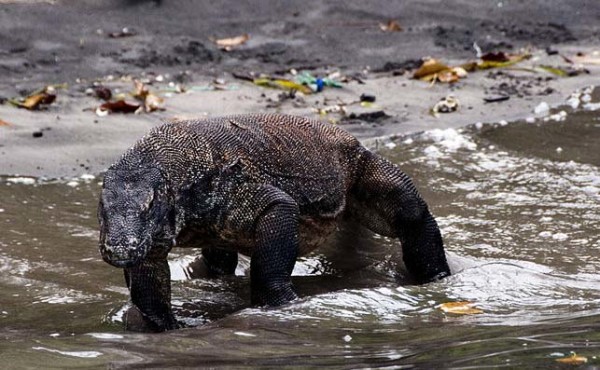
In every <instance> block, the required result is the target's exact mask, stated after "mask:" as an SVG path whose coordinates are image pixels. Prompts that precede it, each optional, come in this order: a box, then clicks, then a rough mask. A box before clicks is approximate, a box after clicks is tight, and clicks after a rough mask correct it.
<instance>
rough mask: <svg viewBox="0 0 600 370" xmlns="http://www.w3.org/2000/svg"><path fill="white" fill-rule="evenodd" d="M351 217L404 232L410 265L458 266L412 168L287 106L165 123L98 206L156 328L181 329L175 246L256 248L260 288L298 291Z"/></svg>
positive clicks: (215, 258) (434, 273) (205, 250)
mask: <svg viewBox="0 0 600 370" xmlns="http://www.w3.org/2000/svg"><path fill="white" fill-rule="evenodd" d="M342 215H344V217H349V218H350V219H351V220H353V221H357V222H358V223H359V224H361V225H364V226H365V227H367V228H368V229H370V230H372V231H373V232H375V233H378V234H381V235H385V236H389V237H397V238H399V239H400V241H401V244H402V255H403V260H404V263H405V265H406V268H407V269H408V271H409V273H411V275H412V276H413V277H414V278H415V279H416V280H417V281H418V282H419V283H425V282H430V281H433V280H437V279H441V278H443V277H445V276H448V275H450V269H449V268H448V264H447V261H446V256H445V253H444V247H443V243H442V237H441V234H440V231H439V228H438V225H437V223H436V221H435V220H434V218H433V216H432V215H431V213H430V212H429V209H428V207H427V204H426V203H425V201H424V200H423V199H422V198H421V196H420V195H419V193H418V192H417V190H416V188H415V186H414V185H413V183H412V181H411V180H410V178H409V177H408V176H407V175H406V174H404V173H403V172H402V171H401V170H400V169H399V168H398V167H397V166H396V165H394V164H392V163H390V162H389V161H387V160H385V159H384V158H382V157H380V156H379V155H377V154H374V153H372V152H370V151H369V150H368V149H366V148H365V147H363V146H362V145H361V144H360V143H359V142H358V140H357V139H356V138H354V137H353V136H351V135H350V134H348V133H347V132H345V131H344V130H342V129H340V128H337V127H335V126H332V125H329V124H324V123H321V122H318V121H315V120H310V119H307V118H302V117H295V116H289V115H280V114H254V115H237V116H229V117H221V118H209V119H202V120H191V121H179V122H173V123H168V124H163V125H161V126H158V127H156V128H154V129H153V130H152V131H150V133H148V134H147V135H146V136H144V137H143V138H142V139H140V140H139V141H138V142H137V143H136V144H135V145H134V146H133V147H132V148H130V149H129V150H128V151H127V152H125V154H124V155H123V156H122V157H121V159H120V160H119V161H117V162H116V163H115V164H113V165H112V166H111V167H110V168H109V169H108V171H107V172H106V175H105V177H104V184H103V187H102V193H101V197H100V203H99V208H98V218H99V221H100V242H99V244H100V251H101V253H102V257H103V258H104V260H105V261H106V262H108V263H110V264H111V265H113V266H116V267H120V268H124V270H125V280H126V283H127V286H128V287H129V290H130V293H131V299H132V303H133V304H134V305H135V306H136V307H137V308H138V309H139V311H140V312H141V313H142V316H143V317H144V321H146V324H147V325H148V326H149V327H150V328H151V329H152V330H155V331H163V330H170V329H175V328H177V327H178V324H177V322H176V320H175V318H174V316H173V313H172V311H171V302H170V300H171V285H170V284H171V283H170V273H169V266H168V264H167V254H168V253H169V251H170V250H171V248H172V247H173V246H175V245H178V246H181V247H201V248H202V255H203V257H204V260H205V262H206V264H207V267H208V269H209V271H211V272H213V273H215V274H233V273H234V271H235V268H236V265H237V258H238V255H237V253H238V252H239V253H243V254H245V255H248V256H251V265H250V279H251V291H252V293H251V296H252V297H251V299H252V303H253V304H255V305H267V306H277V305H281V304H284V303H287V302H290V301H292V300H294V299H295V298H296V297H297V296H296V293H295V292H294V289H293V287H292V283H291V273H292V270H293V267H294V264H295V262H296V257H297V256H299V255H304V254H306V253H309V252H310V251H312V250H314V249H315V248H317V247H318V246H319V244H320V243H321V242H323V241H324V240H325V239H326V237H327V236H328V235H330V234H331V233H332V232H333V231H334V230H335V229H336V222H337V221H339V220H340V219H341V218H342Z"/></svg>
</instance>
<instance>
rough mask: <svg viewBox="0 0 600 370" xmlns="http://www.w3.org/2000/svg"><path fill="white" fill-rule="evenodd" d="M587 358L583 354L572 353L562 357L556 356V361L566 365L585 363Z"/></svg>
mask: <svg viewBox="0 0 600 370" xmlns="http://www.w3.org/2000/svg"><path fill="white" fill-rule="evenodd" d="M587 361H588V359H587V357H584V356H577V354H575V353H573V355H571V356H569V357H564V358H557V359H556V362H560V363H561V364H568V365H581V364H585V363H587Z"/></svg>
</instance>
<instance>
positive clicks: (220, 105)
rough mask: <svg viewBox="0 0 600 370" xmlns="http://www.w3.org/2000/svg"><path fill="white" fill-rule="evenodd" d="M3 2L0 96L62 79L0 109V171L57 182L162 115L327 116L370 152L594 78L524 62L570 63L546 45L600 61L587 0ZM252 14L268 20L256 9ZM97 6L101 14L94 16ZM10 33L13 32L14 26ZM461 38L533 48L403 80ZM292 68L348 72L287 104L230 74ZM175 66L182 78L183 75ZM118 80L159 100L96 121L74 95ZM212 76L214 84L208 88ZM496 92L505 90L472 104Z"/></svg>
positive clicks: (89, 104) (454, 52)
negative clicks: (526, 55) (452, 105)
mask: <svg viewBox="0 0 600 370" xmlns="http://www.w3.org/2000/svg"><path fill="white" fill-rule="evenodd" d="M16 3H17V1H14V2H11V3H9V4H6V5H3V6H2V7H1V8H0V31H1V32H0V34H2V33H4V34H6V35H9V36H7V37H4V38H1V37H0V55H2V56H3V58H2V59H0V71H5V72H6V73H5V76H4V78H3V79H2V81H0V100H2V98H5V99H6V98H12V97H15V96H18V93H19V92H21V93H23V92H24V91H31V90H33V89H35V88H41V87H43V86H45V85H47V84H51V83H59V84H62V83H65V82H66V83H70V85H68V86H67V88H66V89H60V88H59V89H58V90H57V96H58V97H57V100H56V102H54V103H53V104H51V105H49V107H48V109H46V110H43V111H28V110H25V109H18V108H15V107H13V106H11V105H8V104H6V103H5V104H2V105H0V120H3V121H5V122H7V123H9V124H10V125H9V126H0V175H9V176H14V175H20V176H33V177H45V178H69V177H78V176H80V175H82V174H98V173H101V172H102V171H103V170H104V169H105V168H107V167H108V166H109V165H110V164H111V163H113V162H114V161H115V160H116V159H117V158H118V157H119V156H120V155H121V154H122V153H123V152H124V151H125V150H126V149H127V148H129V147H130V146H131V145H133V144H134V143H135V141H136V140H138V139H139V138H140V137H141V136H142V135H144V134H145V133H146V132H147V131H149V130H150V129H151V128H152V127H154V126H156V125H157V124H159V123H160V122H161V121H168V120H170V119H173V118H179V119H181V118H202V117H206V116H217V115H230V114H241V113H255V112H264V113H269V112H273V113H275V112H277V113H288V114H296V115H302V116H307V117H311V118H320V119H322V120H325V121H336V122H337V123H336V124H338V125H339V126H340V127H342V128H344V129H346V130H347V131H349V132H350V133H351V134H353V135H355V136H356V137H357V138H358V139H359V140H361V141H362V142H364V143H366V144H367V146H373V145H377V143H378V142H380V141H381V140H382V138H386V137H393V136H398V135H406V134H409V133H414V132H420V131H426V130H431V129H445V128H458V127H464V126H467V125H470V124H475V123H477V122H483V123H485V122H490V123H492V122H500V121H515V120H518V119H527V118H531V117H536V114H534V109H535V107H537V106H538V105H539V104H540V103H542V102H545V103H547V104H548V105H549V106H551V107H554V106H558V105H561V104H565V101H566V99H567V98H568V97H569V96H570V94H572V93H573V92H574V91H576V90H578V89H582V88H584V87H587V86H590V85H595V86H600V77H599V76H600V65H598V64H589V65H584V66H583V67H585V68H586V69H587V70H588V71H589V74H579V75H576V76H573V77H560V76H557V75H555V74H552V73H549V72H547V71H541V70H540V69H539V68H538V67H539V66H543V65H548V66H552V67H572V65H569V64H568V63H566V62H565V61H564V59H563V58H562V56H561V55H559V54H557V53H560V54H562V55H565V56H569V57H570V56H573V55H576V54H577V53H584V54H585V55H590V56H593V58H594V59H595V60H596V59H600V56H599V55H598V54H599V53H600V46H599V45H600V44H599V41H600V37H599V36H598V35H600V32H597V31H598V30H600V25H597V22H596V23H594V22H591V21H590V20H591V19H593V18H594V17H595V16H596V15H598V16H600V4H599V5H598V6H597V7H591V8H589V9H587V10H586V12H585V13H581V11H580V10H577V9H580V7H578V6H577V4H576V2H574V3H569V4H564V3H563V2H560V1H558V0H557V1H549V2H548V1H546V2H543V1H541V0H540V1H532V2H531V3H528V4H517V3H514V4H513V3H510V2H506V3H505V2H501V3H502V4H503V6H502V7H500V6H499V5H497V4H496V3H494V4H491V5H490V4H483V3H479V2H477V3H473V4H469V10H470V12H468V13H469V14H468V15H465V14H463V13H462V12H461V11H460V9H461V7H464V6H465V4H464V2H463V1H460V0H453V1H450V3H451V4H450V3H449V6H448V8H447V9H446V8H444V9H442V8H441V7H438V6H436V4H437V3H436V1H434V0H427V1H420V2H419V1H415V2H412V1H409V2H408V3H406V4H386V5H385V6H382V7H381V8H377V9H375V8H370V7H369V6H370V5H369V4H365V3H362V2H357V3H354V2H335V1H334V2H331V3H329V2H328V3H326V4H323V3H320V2H318V1H315V2H309V3H307V5H306V8H305V7H304V6H301V3H293V4H292V5H293V6H290V7H289V8H285V9H284V8H281V9H279V8H274V7H271V8H269V6H271V5H273V4H271V3H270V2H269V1H267V0H261V2H260V4H261V6H257V7H256V8H253V7H251V8H248V7H246V6H245V5H238V4H237V3H236V2H227V1H226V2H224V3H223V5H222V6H221V7H219V8H210V7H207V5H206V4H195V5H194V4H188V3H185V4H184V3H175V2H169V1H163V2H162V3H161V5H160V6H157V5H156V3H155V2H153V1H132V2H126V1H125V2H120V1H117V0H85V1H82V2H78V3H77V4H74V3H73V4H72V3H71V2H70V1H67V0H58V1H55V2H53V3H52V4H48V3H45V2H43V3H36V2H35V1H34V2H26V3H24V4H16ZM309 5H310V6H309ZM450 5H452V6H454V7H456V8H453V7H451V6H450ZM237 6H241V7H242V8H243V9H241V10H244V11H245V12H247V14H245V13H244V14H242V13H243V12H241V10H240V9H238V8H237ZM232 9H234V10H236V12H231V10H232ZM261 9H262V10H261ZM264 9H268V11H267V13H268V15H269V16H267V15H265V14H263V13H264V12H265V11H264ZM540 9H543V10H544V12H541V13H539V14H538V13H536V14H538V15H539V18H538V19H537V21H536V22H535V23H532V22H531V21H530V20H529V17H528V14H530V13H531V12H536V11H538V10H540ZM102 11H108V12H109V13H106V14H109V15H112V16H111V17H108V18H102V17H101V15H102V14H103V13H102ZM203 12H205V13H206V12H207V14H211V15H212V17H208V18H206V19H205V20H204V21H203V22H196V23H193V22H191V23H182V22H183V21H182V20H180V21H178V20H177V19H171V18H172V17H174V16H175V15H181V16H182V17H183V18H182V19H188V20H191V19H194V17H196V16H198V15H199V14H204V13H203ZM138 16H139V18H138ZM271 16H272V17H271ZM276 16H278V17H276ZM19 17H20V18H19ZM248 17H250V18H248ZM581 17H583V18H581ZM61 19H62V20H64V21H65V22H66V24H69V25H70V26H71V28H70V31H69V30H66V29H54V28H53V29H47V26H46V25H47V24H50V23H48V22H50V21H52V22H56V20H61ZM385 19H398V21H399V22H400V25H401V26H402V28H403V29H402V31H400V32H383V31H382V30H380V29H379V26H378V25H379V24H380V23H381V21H382V20H385ZM583 20H588V21H587V22H584V21H583ZM44 22H46V23H44ZM557 22H558V23H557ZM124 26H131V27H132V30H133V32H134V33H135V34H134V35H132V36H131V37H123V38H116V39H111V38H109V37H108V36H107V32H109V31H111V30H113V31H114V30H122V28H123V27H124ZM14 30H18V33H17V34H13V31H14ZM73 30H77V31H80V32H81V35H80V34H78V33H77V32H75V33H73ZM217 31H218V32H217ZM340 31H343V32H340ZM244 32H248V33H250V34H251V37H250V39H249V40H248V42H247V44H245V45H242V46H240V47H239V48H234V49H233V50H232V51H230V52H223V51H219V50H218V49H216V47H215V46H214V45H211V42H210V41H207V37H208V36H210V35H219V36H223V35H229V36H233V35H236V34H241V33H244ZM171 40H172V41H173V42H171ZM472 40H477V42H478V43H479V45H480V46H481V47H482V48H484V49H485V51H490V50H495V51H506V52H510V53H519V52H520V51H519V50H521V48H523V47H527V46H529V48H530V50H531V53H532V57H531V58H530V59H528V60H525V61H522V62H519V63H517V64H515V65H513V66H511V67H509V68H495V69H490V70H485V71H476V72H472V73H469V74H468V76H467V77H465V78H461V79H460V80H459V81H458V82H456V83H454V84H447V83H441V82H438V83H436V84H433V85H431V84H429V83H428V82H424V81H420V80H415V79H412V78H411V77H412V70H408V71H407V72H405V73H403V74H402V73H400V72H401V71H400V69H402V67H407V66H412V67H413V68H414V64H415V63H416V62H415V60H416V59H419V58H424V57H427V56H431V57H434V58H436V59H438V60H440V61H442V62H444V63H446V64H448V65H449V66H456V65H461V64H463V63H465V62H468V61H470V60H473V59H475V50H474V49H473V47H472V44H473V42H472ZM532 45H533V46H532ZM550 51H552V52H550ZM340 53H345V54H343V55H340ZM48 57H52V58H54V59H52V58H51V59H52V60H48ZM32 63H33V64H32ZM188 63H189V65H188ZM388 63H392V64H391V65H392V67H394V63H395V67H394V68H396V70H395V71H394V70H393V69H394V68H389V69H390V70H389V71H387V72H381V71H380V72H374V71H376V70H381V69H382V66H385V65H386V64H388ZM302 65H304V66H307V67H310V70H309V71H310V72H311V73H313V74H314V75H315V76H325V75H326V74H328V73H331V72H336V71H337V72H339V75H341V77H344V76H345V77H348V79H349V82H348V83H346V84H344V87H343V88H341V89H336V88H332V87H325V89H324V90H323V92H320V93H315V94H309V95H305V96H300V94H296V96H295V97H293V98H292V97H290V95H291V94H289V93H286V92H284V91H282V90H275V89H268V88H264V87H260V86H256V85H254V84H253V83H251V82H248V81H244V80H240V79H236V78H235V77H233V74H232V73H234V72H235V73H247V72H250V71H255V72H267V73H269V72H271V73H272V72H273V71H275V70H279V71H289V70H290V69H292V68H297V67H299V66H302ZM188 68H189V70H190V71H189V72H183V70H186V71H187V69H188ZM313 68H314V69H313ZM413 70H414V69H413ZM115 71H119V73H118V74H115ZM301 71H302V70H301V69H298V72H301ZM77 76H79V77H77ZM108 76H124V78H119V77H112V79H111V78H108ZM159 77H160V81H159ZM286 77H288V78H289V77H292V76H291V75H289V74H287V75H286ZM132 78H141V79H147V80H149V81H150V82H152V84H151V85H148V86H149V88H150V89H151V91H153V92H155V93H156V94H158V95H160V96H161V97H163V98H164V99H165V102H164V105H165V108H166V110H165V111H159V112H153V113H144V114H140V115H137V114H110V115H108V116H105V117H99V116H97V115H96V114H95V113H94V110H95V109H96V107H98V106H99V105H100V104H102V102H101V101H100V100H99V99H97V98H94V97H91V96H88V95H87V94H86V90H87V89H88V88H89V87H90V86H91V84H92V83H93V82H94V81H99V82H101V83H102V84H103V85H105V86H107V87H109V88H110V89H111V90H112V91H113V93H118V92H120V93H125V94H127V93H129V92H130V91H132V90H133V83H132V81H131V80H132ZM357 78H358V79H360V80H361V81H362V82H364V84H361V83H360V82H357ZM215 81H218V82H219V84H217V85H220V86H217V89H216V90H211V88H214V87H215ZM169 82H173V85H176V84H183V85H185V86H186V88H187V89H188V92H186V93H175V92H173V86H170V85H169ZM362 94H369V95H373V96H374V97H375V102H373V103H372V104H368V105H367V106H362V105H361V104H359V100H360V96H361V95H362ZM450 95H451V96H454V97H455V98H456V99H458V101H459V103H460V104H459V108H458V110H457V111H455V112H452V113H447V114H439V116H438V117H434V116H432V115H431V114H430V110H431V108H432V107H433V106H434V105H435V104H436V103H437V102H438V101H439V100H440V99H442V98H444V97H447V96H450ZM497 95H501V96H509V98H508V100H504V101H499V102H493V103H486V102H485V101H484V98H486V97H490V96H497ZM129 97H130V96H129ZM340 103H341V104H342V105H343V106H344V109H345V110H346V117H356V118H354V119H343V117H342V115H341V114H339V113H335V112H333V113H329V114H327V115H320V114H319V113H318V112H317V111H318V110H319V109H321V110H323V109H329V108H331V107H332V106H335V105H339V104H340ZM333 110H335V109H333ZM381 112H383V113H381ZM362 114H366V115H362ZM361 115H362V116H361ZM538 116H539V115H538ZM34 135H35V137H34ZM384 141H385V140H384Z"/></svg>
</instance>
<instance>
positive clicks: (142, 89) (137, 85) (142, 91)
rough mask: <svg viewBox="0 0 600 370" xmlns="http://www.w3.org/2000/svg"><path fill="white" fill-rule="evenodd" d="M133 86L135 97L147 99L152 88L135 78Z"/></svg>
mask: <svg viewBox="0 0 600 370" xmlns="http://www.w3.org/2000/svg"><path fill="white" fill-rule="evenodd" d="M133 86H134V89H133V93H132V95H133V97H134V98H136V99H139V100H142V101H143V100H145V99H146V96H147V95H148V93H149V92H150V89H148V87H147V86H146V85H145V84H144V83H143V82H142V81H140V80H133Z"/></svg>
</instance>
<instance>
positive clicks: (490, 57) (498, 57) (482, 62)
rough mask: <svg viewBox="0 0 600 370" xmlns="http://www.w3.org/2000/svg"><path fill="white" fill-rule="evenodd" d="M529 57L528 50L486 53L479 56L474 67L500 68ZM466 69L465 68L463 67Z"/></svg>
mask: <svg viewBox="0 0 600 370" xmlns="http://www.w3.org/2000/svg"><path fill="white" fill-rule="evenodd" d="M529 58H531V54H530V53H528V52H524V53H520V54H509V53H505V52H503V51H499V52H495V53H486V54H483V55H482V56H481V58H479V61H477V63H476V66H475V67H476V69H480V70H482V69H491V68H502V67H508V66H511V65H513V64H516V63H518V62H520V61H523V60H526V59H529ZM465 69H466V68H465Z"/></svg>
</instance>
